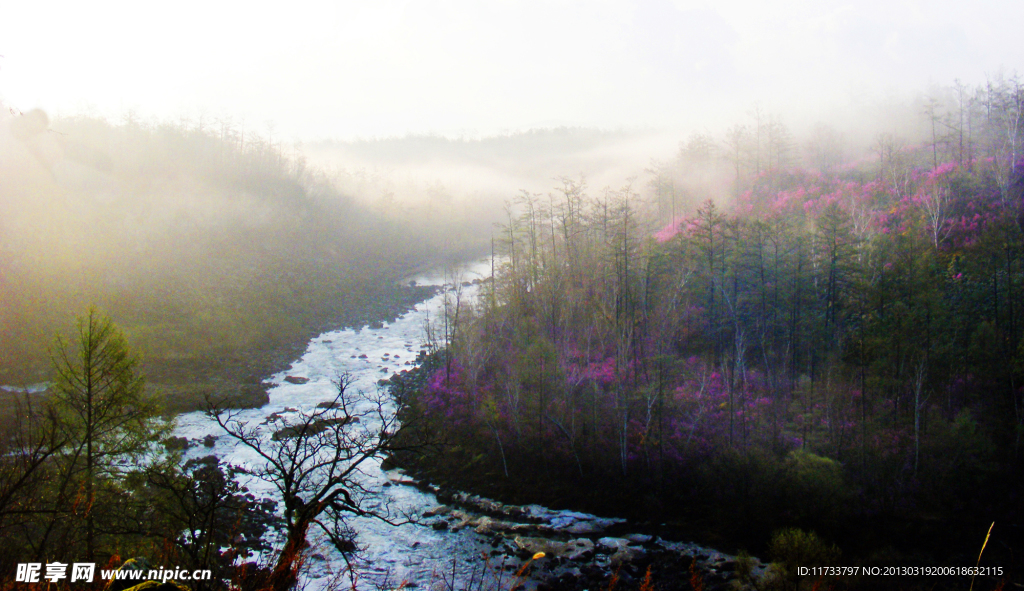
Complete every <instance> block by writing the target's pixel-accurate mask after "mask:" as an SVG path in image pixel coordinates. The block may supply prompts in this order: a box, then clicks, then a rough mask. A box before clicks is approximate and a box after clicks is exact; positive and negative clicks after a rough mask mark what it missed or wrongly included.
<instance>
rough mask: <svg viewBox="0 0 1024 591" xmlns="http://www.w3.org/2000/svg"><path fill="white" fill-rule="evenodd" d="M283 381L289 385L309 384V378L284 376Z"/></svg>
mask: <svg viewBox="0 0 1024 591" xmlns="http://www.w3.org/2000/svg"><path fill="white" fill-rule="evenodd" d="M284 381H286V382H288V383H289V384H305V383H307V382H309V378H303V377H299V376H285V378H284Z"/></svg>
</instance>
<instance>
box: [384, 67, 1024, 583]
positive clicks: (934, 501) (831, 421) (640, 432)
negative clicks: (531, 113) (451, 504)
mask: <svg viewBox="0 0 1024 591" xmlns="http://www.w3.org/2000/svg"><path fill="white" fill-rule="evenodd" d="M942 92H943V93H944V94H945V96H946V98H947V99H948V100H947V101H946V102H945V103H944V104H945V105H946V106H945V107H939V106H938V105H937V102H931V103H926V104H925V105H924V107H925V108H924V109H923V110H922V111H921V112H920V113H919V114H918V115H917V116H918V117H922V122H923V123H924V125H923V126H922V127H924V128H925V129H927V130H930V132H929V133H927V135H926V136H923V137H918V138H915V137H911V138H906V139H901V138H900V137H898V136H896V135H894V134H879V135H877V136H876V137H875V138H874V140H873V142H872V144H871V146H870V148H869V149H867V150H865V151H864V152H863V153H856V152H851V149H850V144H849V143H847V144H846V147H845V149H844V144H843V141H842V136H841V134H839V133H838V132H836V131H834V130H831V129H828V128H824V127H821V128H819V129H818V130H817V131H816V132H815V134H814V137H811V138H799V139H797V138H794V137H793V136H792V135H790V134H789V133H788V132H786V130H785V128H784V127H783V126H781V125H780V123H779V122H778V121H777V120H775V119H773V118H768V117H761V116H760V113H758V114H757V115H758V116H757V118H756V120H755V124H754V125H753V126H736V127H734V128H732V130H730V132H729V133H727V134H725V135H724V138H723V137H715V136H713V135H711V134H699V135H695V136H693V137H691V138H690V140H689V141H688V142H685V143H684V144H683V145H682V147H681V150H680V154H679V156H678V158H677V159H675V160H674V161H671V162H667V163H664V164H662V165H660V166H659V167H657V168H655V169H653V170H652V171H651V172H653V173H654V174H653V175H652V176H653V179H652V180H651V183H650V185H649V189H650V190H649V191H648V190H646V189H645V187H643V186H642V185H641V183H640V182H639V181H632V182H629V183H627V184H625V185H624V186H622V187H621V188H620V189H618V190H607V189H606V190H604V191H603V192H599V193H598V194H597V195H595V194H593V193H591V192H590V191H589V190H588V188H587V186H586V185H585V183H583V182H581V181H575V180H571V179H563V180H562V181H561V183H559V186H558V187H557V189H556V190H555V191H553V192H552V193H551V194H549V195H536V194H531V193H528V192H524V193H522V194H521V195H520V196H519V198H518V199H517V200H516V204H515V206H514V207H511V208H510V209H509V217H508V219H507V220H506V221H505V223H504V224H503V226H502V227H501V228H500V234H499V235H496V251H497V253H496V254H497V257H496V278H495V281H494V282H493V283H492V284H490V285H489V286H487V287H485V288H484V289H483V292H482V294H483V295H482V297H481V300H480V302H479V304H478V305H476V306H471V305H469V304H468V303H467V302H466V301H465V299H464V298H462V297H460V294H459V293H457V292H453V293H451V294H450V300H451V305H450V306H449V313H448V317H447V318H446V325H445V330H444V331H443V337H444V338H443V339H440V340H441V342H440V343H439V351H438V353H437V355H436V356H435V360H434V365H433V368H432V370H431V371H430V372H429V374H428V375H426V376H425V378H424V380H425V381H424V384H423V386H422V387H421V388H419V389H418V390H416V391H415V392H414V391H412V390H409V389H406V390H404V391H403V390H402V389H399V391H400V392H401V395H402V396H403V399H404V401H405V402H406V404H407V406H406V408H405V410H404V417H405V420H406V421H408V422H409V423H410V424H413V425H417V427H416V430H415V431H414V430H413V429H409V430H407V431H406V432H405V436H407V437H409V438H410V440H411V441H420V442H442V443H443V444H444V445H442V446H441V447H440V448H439V450H440V451H439V453H436V454H425V455H406V456H402V457H401V458H400V460H401V461H403V462H405V463H406V465H409V466H411V467H413V468H415V469H416V470H418V471H419V472H420V473H421V474H424V475H426V476H428V477H430V478H432V479H435V480H440V481H446V482H450V483H455V484H457V485H459V486H464V487H469V488H472V489H474V490H478V491H481V492H486V493H489V494H493V495H497V496H499V497H502V498H516V499H518V500H519V501H520V502H524V501H527V500H532V501H536V502H547V503H551V504H553V505H555V506H572V507H574V508H585V509H589V510H594V511H598V512H603V513H619V514H626V515H628V516H631V517H636V518H639V519H642V520H648V521H649V522H650V523H651V524H652V527H660V529H659V531H661V532H662V533H664V532H669V533H671V532H673V531H675V532H676V533H680V532H682V533H683V535H698V536H702V537H703V538H705V539H707V540H709V541H713V542H717V543H720V544H724V545H728V546H732V547H745V548H747V549H749V550H751V551H758V552H760V551H763V550H764V548H765V546H766V545H767V543H768V540H769V538H770V536H771V533H772V532H773V531H775V530H777V529H778V528H781V527H788V526H797V527H802V528H806V529H813V530H816V531H818V532H819V533H820V534H822V535H824V536H825V538H826V539H828V540H830V541H831V542H835V543H837V544H838V545H839V546H840V548H842V549H843V550H844V551H845V552H846V553H847V554H846V560H847V561H850V562H860V563H873V564H901V565H906V564H929V563H935V562H936V561H937V562H938V563H941V564H946V563H949V564H953V563H957V564H959V563H960V562H959V561H960V559H962V562H963V563H964V564H967V562H968V561H969V562H970V564H974V560H975V559H976V558H977V553H978V549H979V548H980V547H981V544H982V541H983V539H984V536H985V532H986V530H987V529H988V527H989V525H990V524H991V523H992V522H993V521H994V522H995V527H994V529H993V533H992V536H993V541H992V542H990V543H989V547H988V548H989V549H988V550H987V551H986V552H988V553H990V554H991V556H990V559H991V560H995V562H994V563H993V564H1000V565H1005V566H1009V565H1010V564H1020V562H1019V557H1020V556H1021V552H1022V546H1021V545H1020V541H1021V538H1022V536H1021V533H1022V532H1021V526H1022V521H1021V520H1022V519H1024V514H1022V507H1024V496H1022V494H1024V488H1022V487H1021V482H1024V479H1022V478H1021V476H1022V467H1024V463H1022V462H1024V389H1022V388H1024V342H1022V337H1024V202H1022V199H1024V182H1022V178H1024V176H1022V175H1024V159H1022V156H1024V155H1022V153H1021V148H1020V147H1021V142H1022V140H1024V129H1021V127H1020V123H1021V117H1022V108H1024V89H1022V87H1021V85H1020V84H1019V82H1017V81H1016V80H1012V81H996V82H993V83H990V84H989V85H987V86H985V87H980V88H977V89H970V88H964V87H962V86H959V85H958V86H957V87H954V88H951V89H944V90H943V91H942ZM929 105H930V108H929ZM642 192H643V193H647V194H648V195H649V197H648V198H644V197H642ZM730 194H731V195H733V196H734V197H733V198H732V199H728V198H727V197H726V196H727V195H730ZM712 196H714V197H717V199H718V201H717V202H716V201H714V200H711V199H707V198H708V197H712ZM439 334H440V333H439ZM658 524H661V525H660V526H659V525H658ZM952 558H956V560H952V561H951V562H950V560H951V559H952ZM801 564H802V563H801ZM982 564H985V561H984V560H983V562H982Z"/></svg>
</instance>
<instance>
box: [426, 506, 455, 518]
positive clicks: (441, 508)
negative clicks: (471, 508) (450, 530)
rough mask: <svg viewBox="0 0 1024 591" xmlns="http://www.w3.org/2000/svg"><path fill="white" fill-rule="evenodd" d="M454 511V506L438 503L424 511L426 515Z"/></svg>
mask: <svg viewBox="0 0 1024 591" xmlns="http://www.w3.org/2000/svg"><path fill="white" fill-rule="evenodd" d="M451 512H452V508H451V507H449V506H448V505H438V506H437V507H434V508H433V509H427V510H426V511H424V512H423V516H424V517H436V516H438V515H447V514H449V513H451Z"/></svg>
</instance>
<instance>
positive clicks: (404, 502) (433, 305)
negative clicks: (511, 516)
mask: <svg viewBox="0 0 1024 591" xmlns="http://www.w3.org/2000/svg"><path fill="white" fill-rule="evenodd" d="M489 271H490V269H489V266H488V265H485V264H476V265H472V266H470V267H469V268H467V269H465V270H464V272H463V280H464V281H472V280H473V279H480V278H482V276H483V275H482V273H484V272H486V273H488V274H489ZM416 282H417V284H420V285H442V283H443V277H442V276H440V275H429V276H423V277H417V278H416ZM476 290H477V286H476V285H472V286H469V287H467V288H465V291H464V293H463V297H464V301H468V300H471V299H472V298H473V297H474V296H475V293H476ZM443 306H444V295H443V292H439V293H438V294H437V295H435V296H434V297H432V298H430V299H428V300H426V301H424V302H421V303H419V304H417V305H416V307H415V309H413V310H412V311H410V312H408V313H406V314H405V315H404V316H402V317H400V318H398V319H397V320H396V321H395V322H393V323H384V325H383V327H382V328H363V329H361V330H353V329H344V330H336V331H331V332H326V333H323V334H321V335H319V336H317V337H316V338H314V339H313V340H311V341H310V342H309V346H308V347H307V349H306V352H305V354H304V355H303V356H302V358H301V359H299V360H297V361H295V362H294V363H293V364H292V366H291V368H290V369H288V370H287V371H285V372H281V373H278V374H276V375H274V376H272V377H271V378H270V379H269V380H267V382H266V383H268V384H269V387H268V392H269V394H270V403H269V404H267V405H266V406H263V407H262V408H256V409H248V410H244V411H239V412H238V414H237V418H238V419H239V420H242V421H248V422H249V423H250V424H251V425H255V424H258V423H261V422H263V421H266V420H267V417H268V416H269V415H271V414H273V413H279V414H280V415H283V416H284V417H285V419H287V417H288V414H289V413H293V412H295V411H296V410H297V411H299V412H302V411H310V410H312V409H314V408H315V407H316V405H317V404H318V403H320V402H323V401H325V400H332V399H333V398H334V395H335V394H336V388H335V386H334V384H333V383H332V380H334V379H336V377H337V376H338V375H339V374H340V373H342V372H349V374H350V375H351V376H352V378H354V382H353V384H352V386H351V388H353V389H354V390H357V391H358V392H360V393H361V394H362V395H365V394H367V393H370V394H373V393H376V391H377V388H378V386H377V382H378V380H380V379H382V378H387V377H390V376H391V375H392V374H393V373H395V372H398V371H401V370H402V369H409V368H410V366H411V365H412V364H413V363H414V362H415V359H416V356H417V353H418V352H419V351H420V349H421V348H422V343H423V341H424V325H425V322H426V321H427V320H428V319H431V321H433V320H434V319H436V318H438V317H439V315H440V314H441V313H442V311H443ZM289 376H293V377H298V378H307V379H308V380H309V381H308V382H306V383H303V384H294V383H290V382H288V381H286V380H285V378H286V377H289ZM363 402H365V403H367V404H370V401H369V400H364V401H363ZM388 411H390V412H394V407H393V406H391V407H389V408H388ZM272 431H273V429H265V434H266V435H267V436H268V437H269V435H270V434H271V432H272ZM222 434H223V431H222V430H221V428H220V427H219V426H218V425H217V424H216V423H215V422H214V421H213V420H212V419H210V418H209V417H207V416H205V415H204V414H203V413H201V412H193V413H188V414H183V415H180V416H179V417H178V421H177V428H176V430H175V433H174V435H176V436H179V437H186V438H188V439H192V440H202V439H203V438H204V437H206V436H207V435H213V436H215V437H217V440H216V442H215V444H214V446H213V447H212V448H207V447H204V446H203V445H201V444H200V445H193V446H192V447H191V448H190V449H189V450H188V451H187V452H186V457H201V456H204V455H209V454H211V453H213V454H215V455H217V456H218V457H220V458H221V459H222V460H224V461H226V462H229V463H233V464H241V465H245V464H250V465H252V464H255V463H256V462H258V461H259V458H258V457H257V456H256V454H255V453H254V452H253V451H252V450H250V449H248V448H245V447H244V446H241V445H238V444H237V442H235V441H234V440H232V439H230V438H229V437H226V436H221V435H222ZM398 478H399V473H397V472H396V471H391V472H385V471H383V470H381V467H380V460H379V459H375V460H373V461H371V462H369V463H366V464H364V465H363V469H362V474H361V476H360V479H361V481H362V483H363V484H364V486H366V488H368V489H371V490H373V491H376V492H375V494H374V495H373V496H371V497H370V498H369V499H367V500H366V502H365V503H364V508H366V509H372V510H383V509H384V508H386V507H389V508H390V511H391V514H393V515H394V514H395V513H396V512H398V513H401V512H403V511H404V512H408V513H409V514H416V515H419V514H422V513H423V512H424V511H426V510H428V509H430V508H432V507H435V506H437V505H438V502H437V499H436V498H435V497H434V495H432V494H429V493H425V492H422V491H421V490H419V489H417V488H414V487H411V486H401V485H393V481H394V480H396V479H398ZM247 485H248V486H249V488H250V490H252V491H253V492H254V493H256V494H257V495H261V494H262V495H263V496H268V497H270V498H275V495H274V491H273V489H272V488H271V487H270V485H269V484H267V483H265V482H262V481H253V482H251V483H248V484H247ZM349 524H350V526H351V527H352V528H353V529H354V530H355V531H356V532H357V544H358V545H359V547H360V548H361V550H362V551H361V552H360V553H359V558H358V561H357V562H356V563H355V564H356V565H357V569H356V570H357V572H358V573H359V577H360V578H359V580H358V582H357V587H358V588H359V589H378V588H382V587H388V586H394V587H397V586H398V585H399V584H401V583H402V582H403V581H405V582H407V586H411V585H409V584H414V585H416V586H418V587H420V588H427V587H430V586H431V585H432V583H436V582H438V581H440V580H441V579H442V577H444V578H448V579H450V578H451V576H452V571H453V565H454V569H455V577H456V578H458V579H462V578H464V577H477V578H479V576H480V572H481V567H480V564H479V563H480V556H481V552H482V551H483V550H484V549H485V548H486V549H487V550H489V549H490V547H489V546H486V544H485V542H486V540H485V538H483V537H482V536H480V535H479V534H476V533H474V532H473V530H472V529H465V530H463V531H461V532H458V533H453V532H450V531H435V530H433V529H432V528H430V527H425V526H423V525H415V524H406V525H401V526H392V525H389V524H387V523H385V522H383V521H381V520H378V519H372V518H364V517H353V518H350V519H349ZM314 536H315V534H312V533H311V537H312V538H314V539H311V542H312V543H313V546H314V548H313V551H312V553H311V556H312V560H310V561H309V563H308V565H309V570H308V572H307V574H306V577H307V578H306V583H307V588H324V587H328V586H331V583H332V581H333V580H335V579H337V573H340V572H342V570H343V569H344V566H345V562H344V560H343V559H342V557H341V555H340V554H339V553H338V552H337V551H336V550H335V549H334V548H333V546H331V545H330V544H329V543H327V542H326V541H325V540H319V539H315V537H314ZM442 573H444V574H443V575H442ZM344 582H345V586H346V587H347V586H348V585H349V584H350V583H349V582H348V580H347V579H345V580H344Z"/></svg>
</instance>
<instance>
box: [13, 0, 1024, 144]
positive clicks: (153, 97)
mask: <svg viewBox="0 0 1024 591" xmlns="http://www.w3.org/2000/svg"><path fill="white" fill-rule="evenodd" d="M2 8H3V9H2V10H0V55H3V58H0V100H2V101H3V102H4V103H5V105H6V106H9V107H14V108H16V109H20V110H27V109H31V108H34V107H42V108H44V109H46V110H48V111H51V112H57V113H65V114H70V113H74V112H78V111H89V110H91V111H95V112H98V113H101V114H105V115H108V116H111V117H120V116H121V115H122V114H123V113H124V112H125V111H127V110H128V109H133V110H135V111H136V112H138V113H139V114H140V115H143V116H145V117H161V118H171V117H178V116H181V115H190V116H192V117H193V118H194V117H195V116H196V114H197V113H199V112H200V111H203V112H205V113H206V114H207V115H208V116H210V117H217V116H224V115H230V116H232V117H233V118H234V120H235V121H236V122H238V121H241V120H243V119H244V122H245V125H246V126H247V127H249V128H252V129H255V130H257V131H260V132H266V131H267V128H268V127H267V122H268V121H272V122H273V123H274V130H275V131H274V133H275V134H277V135H279V136H284V137H286V138H289V139H297V138H304V139H314V138H318V137H342V138H345V137H353V136H363V137H367V136H380V135H395V134H404V133H406V132H415V133H422V132H439V133H445V134H460V133H468V134H480V133H482V134H488V133H494V132H498V131H502V130H514V129H523V128H529V127H537V126H549V125H599V126H603V127H620V126H628V127H632V126H680V125H682V126H687V125H697V126H704V125H707V126H711V127H716V126H718V125H720V124H722V123H724V122H725V121H727V120H733V119H736V118H737V117H740V116H742V114H743V113H744V112H745V111H746V110H747V109H749V107H750V106H751V105H752V104H753V103H754V101H761V102H762V103H763V104H764V105H765V106H766V107H768V108H769V109H772V110H778V111H785V112H790V113H799V112H804V113H806V112H808V111H813V110H814V109H816V108H817V106H818V105H821V104H824V103H825V102H830V103H832V104H837V103H839V104H842V103H846V102H849V101H855V102H856V101H864V100H874V99H875V98H877V97H881V96H884V95H886V94H891V93H902V92H909V91H916V90H922V89H925V88H927V86H928V85H929V84H931V83H939V84H949V83H951V82H952V81H953V79H954V78H960V79H961V80H963V81H965V82H969V83H976V82H981V81H983V80H984V78H985V75H986V74H995V73H997V72H999V71H1000V70H1003V71H1005V72H1006V73H1012V72H1013V71H1014V70H1015V69H1019V68H1020V67H1021V65H1022V64H1024V43H1022V42H1021V41H1020V31H1019V28H1020V23H1022V22H1024V2H1020V1H1019V0H1007V1H999V2H997V1H987V2H986V1H982V2H971V3H968V2H965V1H963V0H922V1H910V0H869V1H851V2H832V1H827V0H826V1H822V0H783V1H771V2H744V1H737V0H726V1H702V0H687V1H672V0H643V1H639V2H620V1H610V0H609V1H589V2H562V1H558V0H543V1H533V0H529V1H521V2H520V1H502V0H489V1H486V2H479V1H470V0H448V1H441V0H437V1H435V0H430V1H419V2H415V1H399V0H375V1H360V2H354V1H348V0H344V1H333V2H329V1H313V0H306V1H299V2H290V3H269V2H267V3H241V2H231V3H228V2H217V1H210V0H202V1H197V0H184V1H179V2H163V3H152V2H137V1H136V2H122V3H117V2H102V1H92V2H29V1H23V2H5V3H3V5H2Z"/></svg>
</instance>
